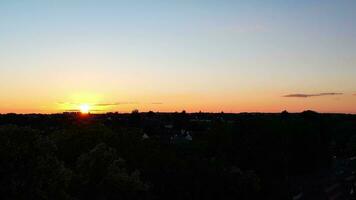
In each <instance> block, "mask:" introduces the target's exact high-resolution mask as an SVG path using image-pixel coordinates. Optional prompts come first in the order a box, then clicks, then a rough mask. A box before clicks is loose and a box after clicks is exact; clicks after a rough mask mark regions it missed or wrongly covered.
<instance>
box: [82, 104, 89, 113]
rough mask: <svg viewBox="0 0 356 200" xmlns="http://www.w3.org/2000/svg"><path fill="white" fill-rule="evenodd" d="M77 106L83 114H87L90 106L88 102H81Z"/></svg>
mask: <svg viewBox="0 0 356 200" xmlns="http://www.w3.org/2000/svg"><path fill="white" fill-rule="evenodd" d="M79 108H80V112H81V113H84V114H87V113H89V111H90V106H89V105H88V104H81V105H80V106H79Z"/></svg>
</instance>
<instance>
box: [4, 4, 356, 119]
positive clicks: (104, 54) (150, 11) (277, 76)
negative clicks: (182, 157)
mask: <svg viewBox="0 0 356 200" xmlns="http://www.w3.org/2000/svg"><path fill="white" fill-rule="evenodd" d="M355 9H356V2H355V1H352V0H340V1H339V0H338V1H328V0H324V1H312V0H310V1H306V0H305V1H304V0H300V1H288V0H284V1H282V0H280V1H277V0H275V1H135V2H133V1H20V0H19V1H1V2H0V44H1V45H0V72H1V73H0V93H1V94H0V95H1V96H0V99H1V100H0V101H1V102H0V103H1V105H0V112H1V111H2V112H8V111H11V109H14V108H16V109H15V111H18V112H56V111H58V109H59V108H57V107H56V106H55V105H56V102H59V101H60V102H63V101H68V102H69V101H89V100H90V101H95V102H89V103H102V102H104V103H106V102H116V101H135V102H142V103H141V104H140V105H131V106H129V105H127V106H126V107H124V108H121V107H116V108H110V109H117V110H129V109H132V108H134V107H138V108H140V109H143V110H146V109H154V110H164V111H166V110H170V111H174V110H179V109H187V110H192V111H196V110H207V111H218V110H227V111H232V112H239V111H278V110H281V109H290V110H295V111H299V110H303V109H316V110H320V111H325V112H326V111H330V112H355V111H356V110H352V109H353V107H355V106H356V104H355V103H353V102H354V101H355V97H354V96H353V95H352V94H354V93H356V79H355V78H354V77H355V75H356V66H355V64H356V55H355V54H356V37H355V36H356V24H355V23H356V22H355V20H354V19H356V16H355V15H356V12H354V10H355ZM44 83H45V84H44ZM333 92H335V93H343V95H340V97H338V99H337V101H336V100H335V97H334V96H332V97H331V96H323V97H318V98H308V99H289V98H281V96H284V95H288V94H295V93H298V94H300V93H303V94H318V93H333ZM78 94H79V96H85V98H88V99H85V98H84V97H83V98H79V99H80V100H76V99H72V98H73V97H72V96H78ZM91 95H92V96H100V98H94V97H93V98H89V97H88V96H91ZM201 97H205V99H207V102H204V103H202V102H201V101H200V100H201ZM222 97H223V98H222ZM24 98H25V99H27V101H26V102H24V101H23V99H24ZM99 101H100V102H99ZM149 102H162V104H160V105H150V103H149ZM78 103H80V102H78Z"/></svg>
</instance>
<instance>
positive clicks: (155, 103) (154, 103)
mask: <svg viewBox="0 0 356 200" xmlns="http://www.w3.org/2000/svg"><path fill="white" fill-rule="evenodd" d="M151 104H153V105H162V104H163V103H162V102H152V103H151Z"/></svg>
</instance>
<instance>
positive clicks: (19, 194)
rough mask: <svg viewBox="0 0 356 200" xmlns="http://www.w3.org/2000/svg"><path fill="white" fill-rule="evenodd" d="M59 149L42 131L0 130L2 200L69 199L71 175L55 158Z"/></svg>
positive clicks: (7, 128) (0, 128)
mask: <svg viewBox="0 0 356 200" xmlns="http://www.w3.org/2000/svg"><path fill="white" fill-rule="evenodd" d="M55 150H56V147H55V145H54V144H53V143H52V142H51V141H50V140H49V139H48V138H47V137H44V136H41V135H40V133H39V132H38V131H35V130H32V129H29V128H19V127H17V126H3V127H0V177H1V179H0V185H1V187H0V191H1V198H2V199H66V198H69V196H68V195H67V193H66V189H67V186H68V183H69V181H70V179H71V171H70V170H68V169H66V168H65V167H64V165H63V163H62V162H60V161H59V160H58V159H57V157H56V156H55V153H54V152H55Z"/></svg>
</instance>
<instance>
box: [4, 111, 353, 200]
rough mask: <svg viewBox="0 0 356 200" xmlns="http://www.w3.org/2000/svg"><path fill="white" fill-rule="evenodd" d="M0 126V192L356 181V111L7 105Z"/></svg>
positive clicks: (227, 194)
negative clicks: (52, 109) (60, 110)
mask: <svg viewBox="0 0 356 200" xmlns="http://www.w3.org/2000/svg"><path fill="white" fill-rule="evenodd" d="M10 124H11V125H10ZM0 125H1V126H0V193H1V199H248V200H250V199H292V198H293V196H298V195H301V194H303V196H304V197H305V199H324V198H327V196H328V195H333V194H329V193H328V192H325V191H329V190H328V189H325V188H328V186H329V185H330V184H331V185H332V184H336V183H337V184H338V185H342V188H341V189H340V191H341V190H345V191H347V192H348V191H349V189H350V188H349V186H350V184H349V183H351V185H352V183H354V180H353V179H352V178H350V176H349V175H350V174H351V175H352V173H353V172H354V170H355V169H354V165H353V164H352V161H353V160H355V159H353V157H354V156H356V139H355V138H356V117H355V116H353V115H336V114H318V113H316V112H313V111H306V112H303V113H301V114H292V113H288V112H283V113H281V114H247V113H245V114H225V113H219V114H209V113H201V112H200V113H196V114H189V113H186V112H181V113H154V112H149V113H139V112H138V111H134V112H132V113H131V114H118V113H108V114H102V115H86V116H81V115H80V114H70V113H66V114H63V115H59V114H58V115H15V114H10V115H0ZM344 180H348V181H344ZM340 187H341V186H340ZM350 187H351V186H350ZM330 193H332V192H330ZM345 194H346V193H345ZM347 194H348V193H347ZM350 198H351V197H350Z"/></svg>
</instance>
